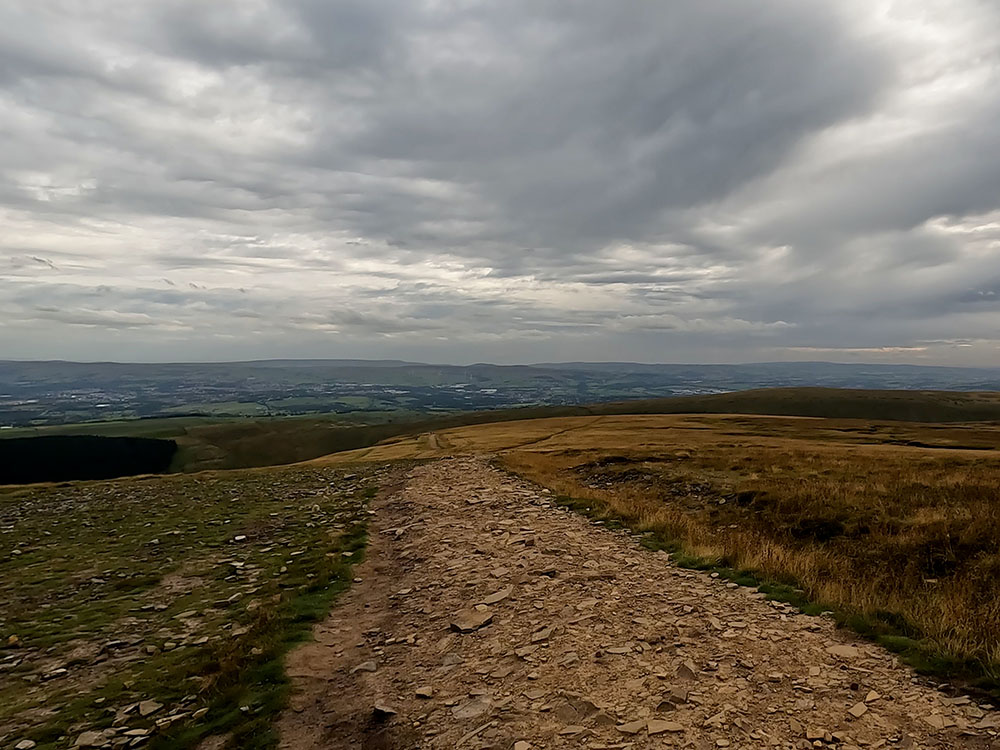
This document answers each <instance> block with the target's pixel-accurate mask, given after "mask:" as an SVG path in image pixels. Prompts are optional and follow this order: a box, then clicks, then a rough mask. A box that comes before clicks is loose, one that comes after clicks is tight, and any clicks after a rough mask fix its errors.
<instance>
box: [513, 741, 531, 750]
mask: <svg viewBox="0 0 1000 750" xmlns="http://www.w3.org/2000/svg"><path fill="white" fill-rule="evenodd" d="M511 750H532V747H531V743H530V742H525V741H524V740H518V741H517V742H515V743H514V747H513V748H511Z"/></svg>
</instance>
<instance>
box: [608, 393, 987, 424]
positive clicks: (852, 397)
mask: <svg viewBox="0 0 1000 750" xmlns="http://www.w3.org/2000/svg"><path fill="white" fill-rule="evenodd" d="M588 413H591V414H684V413H702V414H773V415H777V416H796V417H830V418H838V419H885V420H897V421H903V422H987V421H1000V393H998V392H995V391H990V392H963V391H902V390H863V389H850V388H843V389H838V388H765V389H757V390H749V391H740V392H737V393H719V394H713V395H708V396H681V397H677V398H669V399H647V400H639V401H628V402H620V403H613V404H597V405H594V406H591V407H589V409H588Z"/></svg>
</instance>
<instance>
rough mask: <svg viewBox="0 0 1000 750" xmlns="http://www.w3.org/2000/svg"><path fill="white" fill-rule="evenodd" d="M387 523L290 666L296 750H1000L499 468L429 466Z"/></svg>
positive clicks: (851, 661)
mask: <svg viewBox="0 0 1000 750" xmlns="http://www.w3.org/2000/svg"><path fill="white" fill-rule="evenodd" d="M375 509H376V511H377V515H376V516H375V519H376V526H375V528H374V530H373V534H372V543H371V546H370V549H369V556H368V559H367V561H366V562H365V563H364V564H363V565H362V566H360V567H359V568H357V570H356V574H357V576H358V577H359V579H360V581H358V582H356V583H355V585H354V586H353V587H352V588H351V590H350V591H349V592H348V593H347V594H346V595H345V596H344V598H343V599H342V600H341V601H340V603H339V605H338V606H337V608H336V609H335V610H334V612H333V613H332V615H331V617H330V618H329V619H328V620H327V621H326V622H325V623H323V624H322V625H320V626H317V628H316V631H315V635H316V642H315V643H310V644H307V645H305V646H303V647H301V648H300V649H298V650H297V651H295V652H294V653H293V654H291V655H290V657H289V664H288V667H289V672H290V674H291V675H292V678H293V682H294V686H295V693H294V696H293V699H292V708H291V709H290V710H289V711H287V712H286V714H285V715H284V716H283V717H282V720H281V725H280V730H281V733H282V747H283V748H287V749H288V750H319V749H320V748H322V749H323V750H327V749H330V750H333V749H340V748H387V749H388V748H393V749H395V748H400V749H402V748H469V750H476V749H477V748H503V749H504V750H508V749H509V748H516V749H517V750H526V749H527V748H529V747H530V748H536V749H537V748H564V747H565V748H571V747H573V748H578V747H586V748H595V749H596V748H636V749H637V750H638V749H639V748H653V747H657V748H659V747H690V748H705V749H706V750H708V749H709V748H724V747H731V748H772V747H776V748H798V747H801V748H806V747H839V748H843V749H844V750H849V749H850V748H852V747H861V748H879V747H886V748H897V747H898V748H988V747H995V746H996V747H1000V733H998V730H997V728H996V727H1000V715H998V714H996V713H993V712H992V711H989V710H984V709H983V707H980V706H977V705H975V704H974V703H973V702H971V701H970V700H969V699H968V698H964V697H958V698H950V697H948V696H946V695H945V694H943V693H941V692H938V691H936V690H934V689H933V688H932V687H930V686H927V685H926V684H924V683H923V682H922V681H920V680H918V679H917V678H915V677H914V675H913V674H912V672H911V671H910V670H908V669H907V668H905V667H902V666H900V665H899V664H898V663H897V662H896V660H895V659H894V657H892V656H891V655H889V654H887V653H886V652H885V651H883V650H882V649H880V648H878V647H876V646H874V645H871V644H868V643H864V642H860V641H857V640H856V639H854V638H852V637H851V635H850V634H847V633H842V632H838V631H836V630H835V629H834V627H833V625H832V624H831V623H830V622H829V621H827V620H825V619H822V618H814V617H807V616H803V615H799V614H795V613H794V611H792V610H790V609H788V608H786V607H784V606H783V605H777V604H774V603H772V602H768V601H766V600H765V599H764V598H763V597H762V596H761V595H760V594H757V593H756V592H754V591H753V590H750V589H745V588H736V587H734V585H733V584H726V583H724V582H722V581H719V580H715V579H712V578H711V577H709V576H708V575H706V574H701V573H693V572H690V571H685V570H681V569H678V568H675V567H673V566H671V565H670V564H669V560H668V558H667V556H666V555H665V553H662V552H659V553H654V552H649V551H647V550H644V549H642V548H641V547H639V545H638V544H637V543H636V541H635V540H634V539H632V538H631V537H630V536H628V535H627V534H622V533H618V532H611V531H608V530H606V529H602V528H600V527H599V526H595V525H593V524H590V523H589V522H587V521H586V520H584V519H583V518H581V517H579V516H577V515H575V514H573V513H571V512H569V511H565V510H563V509H560V508H558V507H555V506H553V505H551V504H550V502H549V500H548V498H547V497H546V495H545V494H544V493H539V491H538V490H537V488H535V487H533V486H532V485H529V484H527V483H524V482H521V481H519V480H516V479H512V478H511V477H509V476H507V475H506V474H504V473H502V472H500V471H497V470H495V469H493V468H491V467H490V466H489V464H488V463H487V462H486V461H485V460H481V459H469V458H463V459H451V460H442V461H437V462H435V463H432V464H427V465H424V466H421V467H418V468H416V469H415V470H414V471H413V472H412V474H411V477H410V479H409V481H408V483H407V484H406V486H405V487H404V488H403V489H402V490H401V491H399V492H397V493H395V494H393V495H391V496H389V497H387V498H383V499H381V500H379V501H378V502H377V504H376V506H375ZM477 605H479V607H480V608H479V610H476V609H475V607H476V606H477ZM459 626H462V627H463V628H464V629H465V630H468V632H458V631H457V628H458V627H459ZM476 626H479V627H478V628H477V629H476ZM520 743H528V744H520Z"/></svg>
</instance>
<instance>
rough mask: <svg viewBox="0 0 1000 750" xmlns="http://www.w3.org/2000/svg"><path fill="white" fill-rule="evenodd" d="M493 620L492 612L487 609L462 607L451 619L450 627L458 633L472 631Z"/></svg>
mask: <svg viewBox="0 0 1000 750" xmlns="http://www.w3.org/2000/svg"><path fill="white" fill-rule="evenodd" d="M491 622H493V613H492V612H490V611H489V610H488V609H476V608H472V609H463V610H462V611H460V612H457V613H456V614H455V616H454V617H453V618H452V620H451V629H452V630H454V631H456V632H458V633H472V632H475V631H476V630H479V629H480V628H484V627H486V626H487V625H489V624H490V623H491Z"/></svg>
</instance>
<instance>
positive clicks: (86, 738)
mask: <svg viewBox="0 0 1000 750" xmlns="http://www.w3.org/2000/svg"><path fill="white" fill-rule="evenodd" d="M104 742H105V740H104V733H103V732H94V731H92V730H91V731H87V732H84V733H83V734H81V735H80V736H79V737H77V738H76V743H75V747H102V746H103V745H104Z"/></svg>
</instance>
